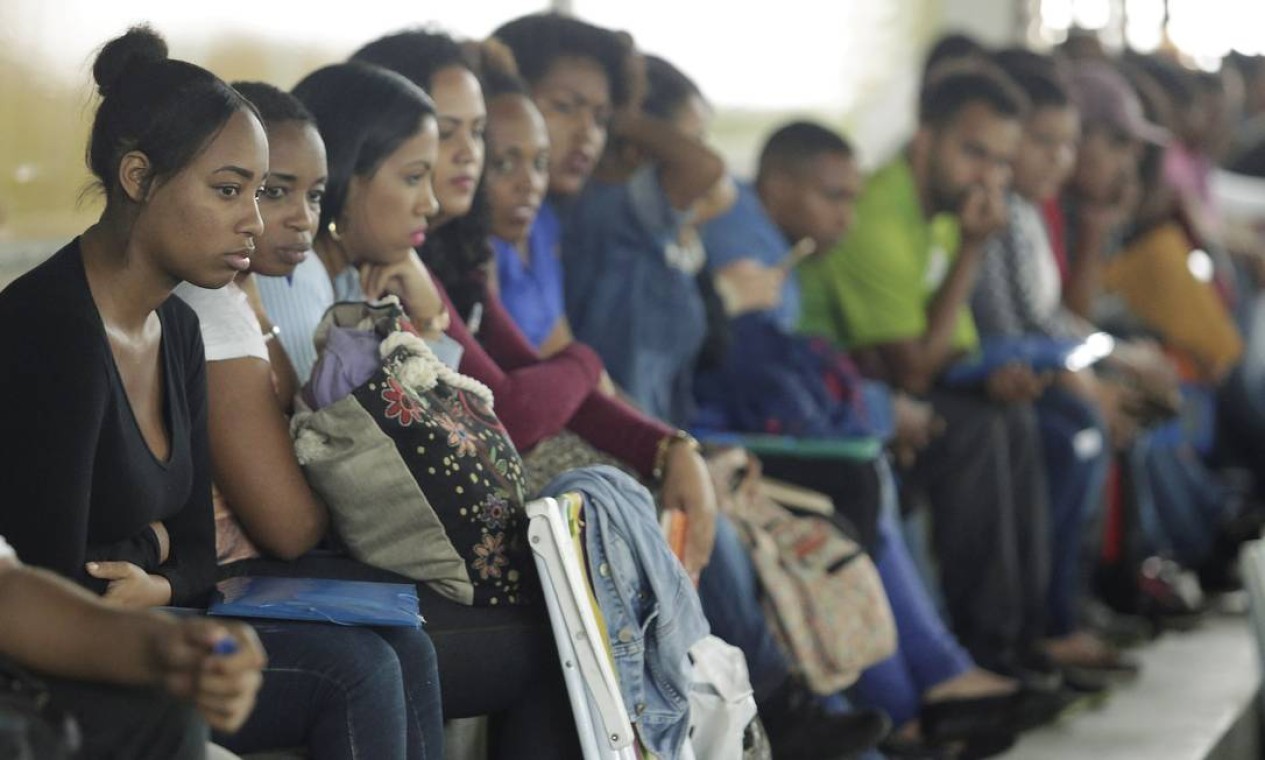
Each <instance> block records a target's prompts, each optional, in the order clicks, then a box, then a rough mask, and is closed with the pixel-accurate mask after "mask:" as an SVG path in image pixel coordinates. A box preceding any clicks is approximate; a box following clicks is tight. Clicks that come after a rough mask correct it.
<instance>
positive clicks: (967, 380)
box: [943, 333, 1115, 386]
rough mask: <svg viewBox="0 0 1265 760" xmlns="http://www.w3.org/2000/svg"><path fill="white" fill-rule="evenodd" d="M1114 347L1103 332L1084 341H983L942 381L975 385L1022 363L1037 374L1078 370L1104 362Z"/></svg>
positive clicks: (1033, 337) (1041, 338)
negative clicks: (1012, 365) (994, 373)
mask: <svg viewBox="0 0 1265 760" xmlns="http://www.w3.org/2000/svg"><path fill="white" fill-rule="evenodd" d="M1114 347H1115V341H1113V340H1112V339H1111V337H1110V336H1109V335H1106V334H1105V333H1094V334H1093V335H1090V336H1089V337H1087V338H1086V339H1085V340H1076V339H1058V338H1047V337H1044V336H1039V335H1025V336H1022V337H1005V338H986V339H984V340H983V341H981V343H980V350H979V351H978V352H977V353H975V354H973V355H971V356H968V357H967V358H965V359H963V360H961V361H959V362H957V363H956V364H954V365H953V366H951V367H949V368H948V369H947V370H945V373H944V376H943V380H944V382H945V383H947V384H949V385H956V386H963V385H976V384H979V383H983V382H984V381H985V380H987V379H988V376H989V375H991V374H992V373H993V372H994V371H995V370H998V369H1001V368H1002V367H1004V366H1005V365H1007V364H1013V363H1018V364H1025V365H1027V366H1028V367H1031V368H1032V369H1033V370H1035V371H1036V372H1049V371H1065V370H1070V371H1077V370H1081V369H1085V368H1086V367H1089V366H1090V365H1092V364H1095V363H1096V362H1098V361H1099V360H1100V359H1103V358H1104V357H1106V356H1107V355H1108V354H1110V353H1111V351H1112V349H1113V348H1114Z"/></svg>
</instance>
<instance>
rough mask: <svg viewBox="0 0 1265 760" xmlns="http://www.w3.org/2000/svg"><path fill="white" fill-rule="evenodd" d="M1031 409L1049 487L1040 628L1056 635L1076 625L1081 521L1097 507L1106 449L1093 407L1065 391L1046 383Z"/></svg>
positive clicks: (1107, 459) (1107, 461) (1108, 455)
mask: <svg viewBox="0 0 1265 760" xmlns="http://www.w3.org/2000/svg"><path fill="white" fill-rule="evenodd" d="M1036 409H1037V425H1038V427H1039V429H1040V431H1041V445H1042V449H1043V450H1044V453H1045V469H1046V473H1047V474H1048V477H1047V478H1046V480H1047V482H1048V483H1049V488H1050V514H1049V520H1050V586H1049V591H1048V593H1047V596H1046V603H1047V610H1048V614H1049V620H1048V621H1047V628H1046V633H1047V634H1048V635H1050V636H1055V637H1058V636H1066V635H1068V634H1070V633H1072V632H1073V631H1074V630H1075V629H1076V624H1077V611H1076V606H1077V600H1078V599H1079V598H1080V596H1081V583H1082V580H1081V579H1082V573H1081V568H1082V563H1083V562H1084V557H1085V553H1084V538H1085V526H1086V524H1087V523H1088V522H1090V521H1091V520H1092V519H1093V518H1094V516H1095V515H1097V514H1098V513H1099V512H1100V511H1101V509H1102V504H1103V487H1104V485H1105V483H1106V479H1107V470H1108V468H1109V467H1110V464H1111V450H1110V447H1109V446H1108V445H1107V428H1106V424H1105V423H1104V422H1103V420H1102V419H1101V417H1100V416H1099V414H1098V412H1097V410H1095V409H1094V407H1093V406H1091V405H1090V404H1089V403H1087V402H1085V401H1083V400H1081V399H1079V398H1077V397H1076V396H1074V395H1072V394H1071V393H1068V392H1067V391H1064V390H1062V389H1060V388H1050V389H1049V390H1048V391H1046V392H1045V394H1044V395H1043V396H1041V398H1040V399H1039V400H1038V401H1037V403H1036Z"/></svg>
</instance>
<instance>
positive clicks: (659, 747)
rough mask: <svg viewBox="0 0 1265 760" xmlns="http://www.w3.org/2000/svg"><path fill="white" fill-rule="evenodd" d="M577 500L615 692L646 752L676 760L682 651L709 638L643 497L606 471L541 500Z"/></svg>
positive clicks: (685, 670)
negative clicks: (572, 494)
mask: <svg viewBox="0 0 1265 760" xmlns="http://www.w3.org/2000/svg"><path fill="white" fill-rule="evenodd" d="M567 492H577V493H579V494H581V495H582V496H583V497H584V506H585V509H584V519H585V521H586V524H587V529H586V530H585V535H584V540H585V548H586V549H587V551H588V558H589V568H590V576H591V577H592V582H593V594H594V596H595V597H596V598H597V603H598V605H599V606H600V607H601V610H602V615H603V617H605V618H606V629H607V631H608V633H609V638H610V647H611V651H612V653H613V655H614V659H615V671H616V674H617V675H618V677H619V689H620V693H621V695H622V696H623V699H624V705H625V707H626V708H627V709H628V712H629V716H630V717H631V718H632V719H633V720H634V721H635V722H636V723H637V734H638V736H639V737H640V739H641V742H642V744H643V745H645V747H646V749H648V750H650V751H651V752H653V753H654V754H655V755H657V756H658V757H661V758H669V759H671V758H676V757H678V756H679V755H680V752H681V748H682V746H683V745H684V744H685V741H686V739H687V738H688V734H689V724H690V704H689V697H688V694H689V689H690V682H691V680H692V671H693V666H692V665H691V664H690V660H689V657H688V654H687V653H688V652H689V649H690V647H692V646H694V644H695V643H696V642H698V641H699V640H700V639H702V638H703V637H705V636H707V634H708V626H707V620H706V619H705V618H704V617H703V609H702V606H701V605H700V603H699V600H698V594H697V593H696V592H695V591H694V586H693V584H691V583H690V580H689V578H688V577H687V576H686V574H685V569H684V568H683V567H682V566H681V563H680V562H679V561H678V560H677V558H676V557H675V556H674V555H673V554H672V551H671V550H670V549H669V548H668V545H667V543H666V542H665V541H664V540H663V533H662V532H661V531H660V529H659V523H658V520H656V519H655V509H654V502H653V501H652V500H651V497H650V493H649V492H648V491H647V490H646V489H645V488H644V487H642V486H641V484H639V483H638V482H637V481H636V480H634V479H633V478H631V477H630V476H628V475H627V474H625V473H623V472H621V471H619V470H616V469H615V468H613V467H608V466H605V465H603V466H598V467H586V468H584V469H579V470H571V471H569V472H566V473H563V474H562V475H559V476H558V477H557V478H554V480H553V482H552V483H550V484H549V485H548V486H547V487H546V488H545V494H546V495H558V494H563V493H567Z"/></svg>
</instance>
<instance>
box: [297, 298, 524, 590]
mask: <svg viewBox="0 0 1265 760" xmlns="http://www.w3.org/2000/svg"><path fill="white" fill-rule="evenodd" d="M340 330H341V331H357V332H361V333H363V332H366V331H369V332H372V333H374V334H375V335H376V336H377V338H378V339H379V340H378V346H377V351H378V357H377V358H376V360H375V361H376V364H377V368H376V369H375V370H374V371H373V372H372V374H370V375H369V377H368V380H365V381H363V382H361V383H360V384H359V385H357V386H355V388H354V389H352V390H351V391H350V392H349V393H347V394H346V395H344V396H342V397H341V398H337V399H334V400H332V401H330V403H328V404H327V405H326V406H323V407H321V408H320V409H317V410H316V411H312V412H304V413H300V414H298V415H296V416H295V418H294V421H293V423H292V434H293V436H294V442H295V452H296V454H297V455H298V458H299V462H300V464H302V465H303V469H304V472H305V474H306V475H307V478H308V481H309V482H310V483H311V485H312V488H313V489H314V490H315V491H316V492H317V494H319V495H320V497H321V498H322V500H324V502H325V503H326V505H327V506H328V507H329V510H330V515H331V518H332V522H333V527H334V530H335V531H336V532H337V534H338V536H339V537H340V538H341V539H342V541H343V542H344V543H345V544H346V545H347V548H348V549H349V550H350V552H351V554H352V555H353V556H355V557H356V558H357V559H360V560H361V561H363V562H367V563H369V564H371V565H375V566H377V567H381V568H384V569H386V570H391V571H394V572H397V573H400V574H402V575H406V576H408V577H410V578H413V579H415V580H418V581H424V582H425V583H427V584H428V585H430V586H431V587H432V588H434V589H435V590H436V591H438V592H439V593H441V594H443V595H444V596H446V597H448V598H450V599H452V600H454V601H456V602H460V603H462V604H471V605H503V604H521V603H525V602H526V601H528V600H527V598H526V597H527V595H528V593H529V589H530V588H531V585H532V583H531V579H532V578H533V577H534V566H533V564H532V558H531V553H530V551H529V550H528V549H527V546H526V541H525V536H526V525H527V522H526V517H525V514H524V510H523V506H524V488H523V464H522V460H521V459H520V458H519V455H518V451H517V450H516V449H515V448H514V445H513V443H511V442H510V439H509V436H508V434H507V433H506V432H505V428H504V426H503V425H502V424H501V422H500V421H499V420H498V419H497V418H496V414H495V413H494V412H493V399H492V393H491V391H489V390H488V388H487V387H485V386H484V385H482V384H481V383H479V382H477V381H475V380H473V379H471V378H469V377H466V376H464V375H461V374H458V373H457V372H455V371H453V370H452V369H450V368H448V367H447V366H446V365H444V364H443V362H441V361H440V360H439V359H438V358H437V357H436V356H435V355H434V353H432V352H431V350H430V348H429V346H428V345H427V344H426V341H424V340H423V339H422V338H421V337H419V336H418V335H417V334H416V332H415V331H414V330H413V327H412V325H411V324H410V323H409V321H408V319H407V318H406V317H405V316H404V314H403V312H402V310H401V309H400V307H399V305H398V303H396V302H394V301H393V300H388V301H386V302H383V303H381V304H376V305H370V304H364V303H340V304H335V305H334V306H332V307H330V309H329V311H328V312H326V314H325V317H324V318H323V320H322V322H321V324H320V326H319V327H318V328H317V333H316V344H317V351H318V354H319V355H320V356H321V359H322V360H325V359H326V358H328V359H330V360H331V361H334V362H336V363H340V365H352V364H355V363H356V362H357V361H359V362H361V363H363V360H364V357H363V356H361V357H350V356H348V357H338V356H333V355H330V356H327V353H328V352H331V351H338V350H339V348H338V347H339V346H354V345H360V346H363V345H364V343H365V342H364V341H363V340H361V341H346V340H343V341H339V340H330V337H331V336H332V335H335V334H336V333H337V332H338V331H340ZM348 350H350V349H348ZM309 390H310V389H309ZM305 395H307V396H308V397H309V398H310V397H311V394H305Z"/></svg>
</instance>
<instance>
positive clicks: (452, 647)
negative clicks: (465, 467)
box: [220, 553, 580, 760]
mask: <svg viewBox="0 0 1265 760" xmlns="http://www.w3.org/2000/svg"><path fill="white" fill-rule="evenodd" d="M220 572H221V575H222V576H231V575H284V576H288V577H294V578H342V579H345V580H367V581H384V582H389V583H407V582H409V581H408V579H407V578H403V577H402V576H399V575H396V574H395V573H391V572H388V571H386V570H379V569H377V568H374V567H370V566H368V565H365V564H363V563H360V562H356V561H355V560H352V559H349V558H346V557H341V556H332V555H328V554H324V553H313V554H310V555H307V556H305V557H301V558H300V559H298V560H296V561H294V562H278V561H275V560H244V561H242V562H236V563H234V564H232V565H229V566H226V567H222V568H220ZM417 595H418V599H419V601H420V604H421V611H422V616H423V617H425V618H426V626H425V628H426V632H427V634H429V636H430V640H431V642H432V643H433V644H434V646H435V656H436V660H437V662H438V666H439V684H440V693H441V697H442V703H443V716H444V718H446V719H449V718H468V717H472V716H476V715H490V716H491V718H492V725H491V745H492V746H491V748H490V749H491V752H490V756H491V757H492V758H497V759H498V760H499V759H500V758H506V759H508V758H525V759H527V760H532V759H534V758H541V760H545V759H546V758H547V759H549V760H552V759H553V758H571V757H579V754H580V753H579V744H578V742H577V740H576V734H575V720H574V718H573V717H572V714H571V706H570V702H569V700H568V698H567V693H566V686H565V684H564V682H563V680H562V670H561V665H560V664H559V662H558V650H557V645H556V644H555V643H554V638H553V632H552V629H551V628H550V626H549V617H548V614H547V613H546V611H545V608H544V603H543V601H542V602H541V603H539V604H536V605H527V606H522V605H517V606H505V607H467V606H465V605H462V604H457V603H456V602H453V601H450V600H448V599H446V598H444V597H442V596H440V595H439V594H437V593H436V592H434V591H433V590H431V588H430V587H429V586H427V585H426V584H424V583H419V584H417Z"/></svg>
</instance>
